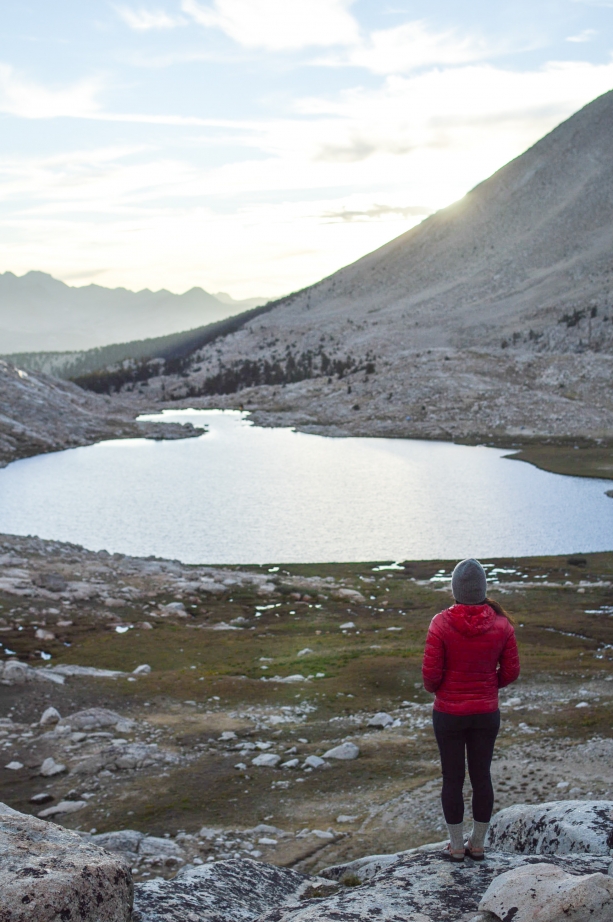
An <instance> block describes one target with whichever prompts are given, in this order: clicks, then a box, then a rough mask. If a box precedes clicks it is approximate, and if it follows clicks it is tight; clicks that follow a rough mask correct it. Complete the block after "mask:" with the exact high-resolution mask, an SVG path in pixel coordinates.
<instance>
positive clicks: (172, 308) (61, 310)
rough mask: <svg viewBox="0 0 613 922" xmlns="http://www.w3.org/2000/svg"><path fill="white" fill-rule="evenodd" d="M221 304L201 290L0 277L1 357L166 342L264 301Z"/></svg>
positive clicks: (39, 276) (37, 275)
mask: <svg viewBox="0 0 613 922" xmlns="http://www.w3.org/2000/svg"><path fill="white" fill-rule="evenodd" d="M223 298H224V300H221V299H218V298H216V297H215V296H214V295H211V294H208V292H206V291H203V289H202V288H192V289H191V290H190V291H186V292H185V294H182V295H176V294H173V293H172V292H170V291H165V290H164V289H162V290H161V291H149V290H148V289H144V290H143V291H137V292H134V291H128V290H127V289H125V288H103V287H101V286H100V285H86V286H84V287H82V288H72V287H70V286H69V285H65V284H64V282H60V281H58V280H57V279H54V278H52V276H50V275H47V274H46V273H44V272H28V273H27V274H26V275H23V276H20V277H18V276H16V275H14V274H13V273H12V272H5V273H4V274H3V275H0V353H3V354H5V355H6V354H11V353H23V352H39V351H43V350H44V351H62V352H67V351H72V350H82V349H91V348H95V347H99V346H105V345H107V344H109V343H117V342H126V341H127V340H136V339H144V338H145V337H147V338H151V337H156V336H165V335H168V334H170V333H176V332H178V331H183V330H189V329H194V328H195V327H200V326H204V325H205V324H209V323H214V322H216V321H219V320H223V319H225V318H226V317H229V316H232V315H233V314H236V313H239V312H240V311H244V310H245V309H246V308H248V307H253V306H254V302H257V303H258V304H262V303H264V301H265V300H266V299H264V298H262V299H254V298H250V299H249V300H248V301H247V302H246V303H243V302H242V301H233V299H231V298H229V296H227V295H224V296H223Z"/></svg>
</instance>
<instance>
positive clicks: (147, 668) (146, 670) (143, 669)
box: [132, 625, 151, 675]
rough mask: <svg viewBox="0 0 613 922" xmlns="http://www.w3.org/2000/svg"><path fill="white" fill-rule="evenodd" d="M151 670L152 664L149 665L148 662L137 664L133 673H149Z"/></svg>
mask: <svg viewBox="0 0 613 922" xmlns="http://www.w3.org/2000/svg"><path fill="white" fill-rule="evenodd" d="M149 627H151V625H149ZM150 672H151V666H149V665H147V663H143V665H142V666H137V667H136V669H133V670H132V675H149V673H150Z"/></svg>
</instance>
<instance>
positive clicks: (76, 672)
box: [36, 666, 124, 679]
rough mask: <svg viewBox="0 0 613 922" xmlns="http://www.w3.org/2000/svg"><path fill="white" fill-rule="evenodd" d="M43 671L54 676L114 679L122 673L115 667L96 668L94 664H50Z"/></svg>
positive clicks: (40, 670)
mask: <svg viewBox="0 0 613 922" xmlns="http://www.w3.org/2000/svg"><path fill="white" fill-rule="evenodd" d="M36 671H37V672H42V671H43V670H42V669H37V670H36ZM45 673H50V674H51V675H56V676H88V677H89V678H93V679H116V678H117V676H120V675H124V673H123V672H119V671H118V670H117V669H96V668H95V667H94V666H52V668H51V669H46V670H45Z"/></svg>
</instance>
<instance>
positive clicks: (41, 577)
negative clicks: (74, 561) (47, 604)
mask: <svg viewBox="0 0 613 922" xmlns="http://www.w3.org/2000/svg"><path fill="white" fill-rule="evenodd" d="M32 582H33V583H34V585H35V586H38V587H39V588H40V589H46V590H47V591H48V592H64V590H65V589H67V588H68V583H67V582H66V580H65V579H64V577H63V576H61V575H60V574H59V573H38V574H37V575H36V576H34V577H33V578H32Z"/></svg>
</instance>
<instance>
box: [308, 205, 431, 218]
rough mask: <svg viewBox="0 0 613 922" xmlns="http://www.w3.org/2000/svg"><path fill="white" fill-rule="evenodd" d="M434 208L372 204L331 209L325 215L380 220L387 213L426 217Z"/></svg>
mask: <svg viewBox="0 0 613 922" xmlns="http://www.w3.org/2000/svg"><path fill="white" fill-rule="evenodd" d="M432 211H433V209H432V208H427V207H426V206H425V205H405V206H396V205H372V206H371V207H370V208H364V209H360V210H355V209H354V210H353V211H352V210H351V209H349V208H342V209H341V210H340V211H329V212H327V213H326V214H324V215H323V217H324V218H325V219H328V220H330V221H371V220H373V219H374V220H378V219H380V218H382V217H386V216H387V215H400V216H401V217H403V218H415V217H420V218H423V217H426V215H429V214H432Z"/></svg>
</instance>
